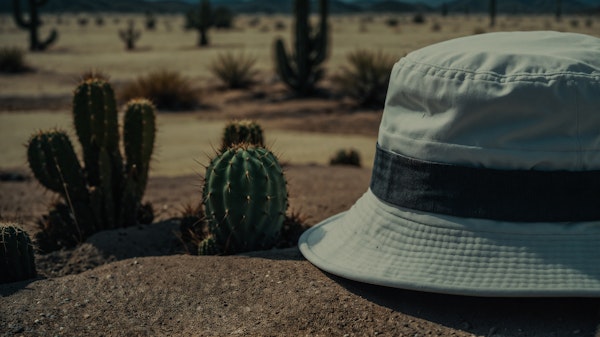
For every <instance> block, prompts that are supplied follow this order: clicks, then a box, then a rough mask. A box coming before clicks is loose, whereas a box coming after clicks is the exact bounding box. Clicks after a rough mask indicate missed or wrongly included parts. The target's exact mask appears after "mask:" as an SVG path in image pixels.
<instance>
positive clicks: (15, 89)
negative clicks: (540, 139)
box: [0, 8, 600, 176]
mask: <svg viewBox="0 0 600 337" xmlns="http://www.w3.org/2000/svg"><path fill="white" fill-rule="evenodd" d="M42 9H43V8H42ZM313 16H314V18H313V19H314V21H315V22H316V20H317V17H316V14H315V15H313ZM423 16H424V21H425V22H424V23H415V22H414V21H415V20H414V17H415V13H388V14H382V13H356V14H332V15H330V19H329V26H330V36H329V40H330V46H329V51H328V53H329V55H328V58H327V60H326V61H325V63H324V68H325V70H326V75H325V78H324V79H323V80H322V81H321V82H320V83H319V86H320V87H321V88H324V89H325V90H326V91H327V94H326V95H325V96H323V95H321V96H320V97H309V98H304V99H288V98H287V97H286V88H285V86H284V85H283V84H282V83H281V81H280V80H279V79H278V78H277V76H276V73H275V63H274V62H275V61H274V50H273V45H274V41H275V39H276V38H283V39H284V41H286V44H287V46H288V47H289V46H290V45H291V44H292V39H293V18H292V16H291V14H284V13H276V14H269V15H265V14H260V13H257V14H248V13H246V14H238V15H236V16H235V18H234V20H233V27H232V28H230V29H215V28H212V29H210V30H209V38H210V44H209V45H208V46H206V47H198V46H196V41H197V39H198V37H197V35H198V33H197V32H196V31H194V30H185V29H183V26H184V21H185V20H184V15H183V14H164V15H161V14H156V27H155V29H154V30H147V29H144V20H145V17H144V15H143V13H137V14H136V13H64V14H60V15H57V14H52V13H50V14H44V13H43V12H42V17H43V21H44V23H45V24H44V25H43V26H42V27H41V28H40V36H41V38H44V37H45V36H47V35H48V32H49V30H50V29H56V30H57V31H58V32H59V38H58V40H57V41H56V42H55V43H54V44H52V45H51V46H50V47H49V48H48V50H46V51H43V52H26V55H25V60H26V62H27V64H28V65H29V66H30V67H31V68H32V70H31V71H28V72H25V73H19V74H1V75H0V143H1V144H2V150H1V151H2V152H1V157H2V160H1V162H0V170H11V169H24V167H25V166H26V161H25V151H24V147H23V144H25V143H26V141H27V139H28V137H29V136H30V134H31V133H32V132H33V131H34V130H37V129H43V128H49V127H59V128H64V129H66V130H67V131H71V130H72V127H71V125H70V123H71V122H70V121H71V119H70V118H71V115H70V100H71V94H72V90H73V89H74V87H75V85H76V83H77V81H78V79H79V78H80V76H81V74H82V73H83V72H85V71H89V70H99V71H101V72H103V73H105V74H107V75H108V76H109V77H110V81H111V83H112V84H113V85H114V86H115V90H116V91H117V94H118V92H119V89H120V88H121V87H123V86H124V85H126V84H127V83H130V82H132V81H134V80H135V79H136V78H137V77H140V76H144V75H147V74H148V73H149V72H152V71H157V70H168V71H171V72H177V73H179V74H181V76H182V77H184V78H185V79H186V80H187V81H189V83H190V84H191V86H193V87H194V88H196V89H198V90H199V91H200V96H199V102H200V105H199V106H198V107H195V108H193V109H191V110H188V111H179V112H167V111H160V109H159V117H158V118H159V128H158V139H157V153H156V156H155V161H154V163H153V166H152V172H151V174H152V175H153V176H177V175H186V174H193V173H195V172H197V171H198V170H199V169H198V168H199V166H198V165H197V162H198V161H199V162H201V163H205V162H206V160H207V154H211V153H212V152H213V151H212V147H214V145H215V144H217V143H218V142H219V137H220V133H221V129H222V126H223V125H224V123H225V122H226V121H227V120H229V119H233V118H251V119H254V120H256V121H258V122H259V123H261V124H262V125H263V126H264V128H265V129H266V133H267V134H266V137H267V142H268V144H269V145H270V146H271V147H272V148H273V149H274V151H275V152H277V153H278V154H279V155H280V156H281V159H282V160H283V161H286V162H291V163H318V164H326V163H327V162H328V160H329V157H331V156H332V155H333V153H334V152H335V150H337V149H340V148H349V147H353V148H356V149H357V150H358V151H359V152H360V154H361V155H362V158H363V163H364V165H366V166H369V165H370V162H371V160H372V156H373V153H374V140H375V138H376V135H377V127H378V122H379V117H380V114H381V111H382V106H381V107H369V108H364V107H361V106H358V105H356V104H354V103H353V101H352V97H347V96H344V95H343V93H340V92H339V91H336V87H335V85H333V84H332V83H331V81H330V80H329V79H330V78H331V76H334V75H335V74H336V73H339V72H341V71H342V68H343V67H344V66H347V62H348V61H347V56H348V55H349V53H351V52H353V51H355V50H358V49H366V50H370V51H378V52H379V51H380V52H382V53H385V54H388V55H389V56H390V57H392V58H395V59H399V58H400V57H402V56H403V55H405V54H406V53H409V52H410V51H412V50H415V49H418V48H420V47H423V46H426V45H429V44H432V43H436V42H439V41H444V40H448V39H452V38H456V37H461V36H467V35H471V34H480V33H485V32H494V31H517V30H557V31H565V32H578V33H584V34H590V35H597V36H598V35H600V18H598V16H591V15H572V14H565V15H563V17H562V18H561V20H560V21H558V22H557V20H556V19H555V17H554V15H551V14H546V15H519V14H516V15H511V14H504V13H499V14H498V16H497V18H496V24H495V26H494V27H490V25H489V18H488V15H487V13H473V14H469V15H465V14H464V13H450V14H448V15H447V16H442V15H441V14H440V13H437V12H432V13H424V14H423ZM99 19H100V20H102V24H98V23H97V22H96V21H97V20H99ZM81 20H87V24H86V25H82V24H81V23H79V21H81ZM129 21H133V22H135V27H136V28H137V29H138V30H140V31H141V37H140V38H139V40H138V41H137V42H136V47H135V49H134V50H131V51H128V50H126V49H125V48H124V43H123V42H122V41H121V40H120V39H119V36H118V32H119V30H123V29H124V28H125V27H126V26H127V24H128V22H129ZM0 47H17V48H20V49H22V50H24V51H27V49H28V32H27V31H25V30H22V29H19V28H18V27H16V25H15V23H14V20H13V18H12V16H11V15H8V14H5V15H2V16H1V17H0ZM223 53H234V54H238V53H243V54H245V55H247V56H251V57H253V58H255V60H256V63H255V66H254V68H255V70H256V71H257V75H256V83H254V84H253V85H252V86H250V87H249V88H248V89H243V90H238V89H236V90H227V89H225V88H224V87H223V85H222V84H221V83H220V81H219V80H218V79H217V78H216V77H215V76H214V75H213V74H211V72H210V71H209V67H210V64H211V63H212V62H214V61H215V60H216V59H217V58H218V57H219V55H221V54H223ZM357 121H358V123H357ZM352 125H354V126H352ZM357 125H358V127H357Z"/></svg>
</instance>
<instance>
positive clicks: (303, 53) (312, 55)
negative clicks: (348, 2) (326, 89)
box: [275, 0, 328, 96]
mask: <svg viewBox="0 0 600 337" xmlns="http://www.w3.org/2000/svg"><path fill="white" fill-rule="evenodd" d="M319 13H320V23H319V29H318V30H316V31H314V30H313V29H312V28H311V27H310V25H309V22H308V21H309V20H308V19H309V14H310V10H309V0H295V4H294V15H295V19H296V27H295V44H294V46H295V50H294V51H293V52H292V53H291V54H290V55H288V53H287V52H286V50H285V46H284V44H283V41H282V40H281V39H277V40H276V41H275V60H276V66H277V74H278V75H279V76H280V77H281V79H282V80H283V81H284V82H285V83H286V84H287V85H288V86H289V87H290V88H291V89H293V90H294V91H295V92H296V93H297V94H298V95H300V96H307V95H309V94H311V93H312V92H313V91H314V89H315V85H316V83H317V82H318V81H319V80H320V79H321V78H322V77H323V74H324V71H323V69H322V68H321V63H323V61H325V59H326V58H327V44H328V35H327V16H328V4H327V0H319Z"/></svg>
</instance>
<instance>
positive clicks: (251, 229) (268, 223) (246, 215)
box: [199, 144, 288, 254]
mask: <svg viewBox="0 0 600 337" xmlns="http://www.w3.org/2000/svg"><path fill="white" fill-rule="evenodd" d="M202 196H203V204H204V212H205V214H206V221H207V223H208V232H209V235H208V236H207V237H206V238H205V239H204V240H203V242H201V243H200V247H203V246H205V248H202V249H203V250H207V251H208V250H209V248H210V250H211V251H218V252H219V253H221V254H235V253H241V252H247V251H253V250H261V249H268V248H272V247H273V246H274V245H275V244H276V242H277V239H278V238H279V234H280V231H281V228H282V225H283V221H284V219H285V213H286V210H287V206H288V199H287V186H286V181H285V177H284V174H283V171H282V168H281V166H280V165H279V162H278V160H277V158H276V157H275V155H273V153H272V152H271V151H269V150H268V149H266V148H264V147H256V146H252V145H247V144H238V145H235V146H233V147H231V148H228V149H227V150H225V151H223V152H221V153H220V154H219V155H217V156H216V157H215V158H214V159H212V160H211V162H210V165H208V167H207V168H206V174H205V177H204V187H203V192H202ZM199 252H200V251H199Z"/></svg>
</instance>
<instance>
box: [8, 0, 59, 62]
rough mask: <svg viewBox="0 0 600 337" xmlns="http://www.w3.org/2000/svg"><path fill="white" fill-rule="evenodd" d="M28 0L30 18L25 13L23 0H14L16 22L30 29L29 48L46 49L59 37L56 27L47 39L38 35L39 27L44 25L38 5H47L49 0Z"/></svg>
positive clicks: (35, 49)
mask: <svg viewBox="0 0 600 337" xmlns="http://www.w3.org/2000/svg"><path fill="white" fill-rule="evenodd" d="M27 2H28V6H27V8H28V9H29V20H26V19H25V16H24V15H23V10H22V8H21V0H13V14H14V15H13V16H14V18H15V22H16V23H17V26H19V27H21V28H23V29H27V30H29V50H31V51H41V50H45V49H46V48H47V47H48V46H49V45H51V44H52V43H53V42H54V41H56V38H57V37H58V33H57V32H56V30H55V29H53V30H52V31H51V32H50V35H48V38H47V39H46V40H43V41H42V40H40V39H39V37H38V28H39V27H40V26H41V25H42V21H41V20H40V16H39V13H38V7H41V6H43V5H45V4H46V3H47V2H48V0H28V1H27Z"/></svg>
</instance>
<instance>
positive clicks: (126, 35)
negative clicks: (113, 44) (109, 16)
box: [119, 20, 142, 50]
mask: <svg viewBox="0 0 600 337" xmlns="http://www.w3.org/2000/svg"><path fill="white" fill-rule="evenodd" d="M141 35H142V32H141V31H139V30H137V29H135V23H134V22H133V20H130V21H129V23H128V24H127V29H124V30H119V37H120V38H121V40H122V41H123V42H125V48H126V49H127V50H133V49H135V42H136V41H137V40H138V39H139V38H140V36H141Z"/></svg>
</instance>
